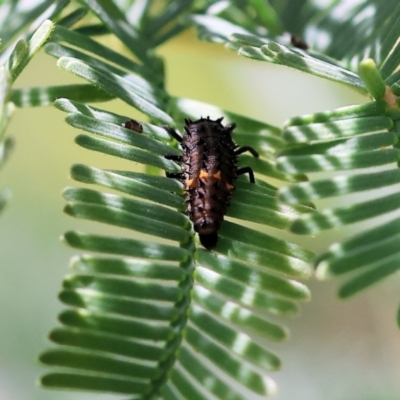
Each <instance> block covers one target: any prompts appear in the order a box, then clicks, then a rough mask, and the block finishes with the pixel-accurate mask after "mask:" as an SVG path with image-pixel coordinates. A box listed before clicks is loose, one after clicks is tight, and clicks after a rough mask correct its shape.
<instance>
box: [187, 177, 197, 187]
mask: <svg viewBox="0 0 400 400" xmlns="http://www.w3.org/2000/svg"><path fill="white" fill-rule="evenodd" d="M194 181H195V179H194V178H192V179H186V181H185V184H186V187H188V188H189V189H192V188H193V186H194Z"/></svg>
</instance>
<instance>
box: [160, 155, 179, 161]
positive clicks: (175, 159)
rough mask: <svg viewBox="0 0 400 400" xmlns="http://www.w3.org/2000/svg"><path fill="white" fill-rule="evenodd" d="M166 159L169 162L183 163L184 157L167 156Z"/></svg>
mask: <svg viewBox="0 0 400 400" xmlns="http://www.w3.org/2000/svg"><path fill="white" fill-rule="evenodd" d="M164 157H165V158H166V159H167V160H172V161H178V162H182V156H178V155H177V154H166V155H165V156H164Z"/></svg>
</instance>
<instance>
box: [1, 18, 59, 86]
mask: <svg viewBox="0 0 400 400" xmlns="http://www.w3.org/2000/svg"><path fill="white" fill-rule="evenodd" d="M53 28H54V24H53V23H52V22H51V21H49V20H47V21H45V22H43V24H42V25H41V26H40V27H39V28H38V29H37V30H36V32H35V33H34V34H33V35H32V37H31V38H30V39H29V41H28V42H25V41H24V40H21V41H19V42H18V43H17V45H16V46H15V49H14V51H13V52H12V53H11V55H10V58H9V62H8V69H9V71H10V77H11V80H12V82H14V81H15V80H16V78H17V77H18V76H19V75H20V73H21V72H22V71H23V69H24V68H25V67H26V65H27V64H28V63H29V61H30V60H31V59H32V57H33V56H34V55H35V53H37V52H38V51H39V50H40V48H41V47H42V46H43V45H44V43H45V42H46V41H47V39H48V38H49V37H50V35H51V33H52V31H53Z"/></svg>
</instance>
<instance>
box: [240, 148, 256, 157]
mask: <svg viewBox="0 0 400 400" xmlns="http://www.w3.org/2000/svg"><path fill="white" fill-rule="evenodd" d="M246 151H248V152H249V153H251V155H252V156H254V157H256V158H258V157H259V154H258V153H257V152H256V151H255V150H254V149H253V148H252V147H251V146H242V147H238V148H237V149H236V150H235V155H237V156H238V155H239V154H242V153H244V152H246Z"/></svg>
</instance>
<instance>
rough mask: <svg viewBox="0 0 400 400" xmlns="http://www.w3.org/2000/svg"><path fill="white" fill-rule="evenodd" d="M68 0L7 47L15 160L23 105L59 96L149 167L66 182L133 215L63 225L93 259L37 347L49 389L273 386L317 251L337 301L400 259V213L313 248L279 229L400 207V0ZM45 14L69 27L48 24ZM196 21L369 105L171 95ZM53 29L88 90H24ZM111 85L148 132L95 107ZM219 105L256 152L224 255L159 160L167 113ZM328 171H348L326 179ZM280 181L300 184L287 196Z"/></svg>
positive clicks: (334, 223)
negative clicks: (284, 116)
mask: <svg viewBox="0 0 400 400" xmlns="http://www.w3.org/2000/svg"><path fill="white" fill-rule="evenodd" d="M66 3H67V2H63V1H59V2H56V3H54V2H44V3H43V4H41V5H38V6H37V7H36V8H32V10H31V12H29V13H26V15H25V16H24V20H23V21H22V20H21V23H20V24H19V25H20V30H23V29H24V31H23V33H22V35H23V39H21V40H20V41H19V42H17V43H16V45H15V48H14V50H13V52H12V53H8V54H7V53H6V52H4V53H1V52H0V57H2V59H3V62H2V65H3V67H2V70H0V78H1V95H0V96H1V105H2V106H1V107H2V108H1V117H2V118H1V125H0V128H1V131H0V146H1V150H2V151H0V165H2V163H3V160H4V159H5V158H6V156H7V154H8V152H9V149H10V148H11V144H12V142H11V140H10V139H8V138H7V137H5V136H4V134H3V132H4V130H5V127H6V124H7V121H8V119H9V118H10V116H11V113H12V109H13V107H15V106H17V107H28V106H42V105H48V104H52V103H53V102H54V104H55V106H56V107H57V108H58V109H60V110H61V111H63V112H65V113H67V116H66V122H67V123H68V124H69V125H71V126H72V127H74V128H77V129H79V130H81V131H84V132H85V133H80V134H79V135H78V136H77V137H76V143H77V144H78V145H79V146H81V147H84V148H86V149H88V150H92V151H96V152H99V153H102V154H108V155H111V156H114V157H119V158H122V159H127V160H131V161H134V162H136V163H140V164H143V166H144V168H145V170H144V172H131V171H122V170H106V169H99V168H96V167H93V166H88V165H81V164H80V165H74V166H72V168H71V176H72V178H73V179H74V180H75V181H77V182H80V183H83V184H86V185H97V186H99V187H101V188H102V190H96V189H92V188H90V187H86V186H85V187H69V188H66V189H65V191H64V193H63V195H64V198H65V200H66V201H67V205H66V206H65V210H64V211H65V212H66V213H67V214H69V215H71V216H73V217H75V218H80V219H85V220H90V221H95V222H100V223H103V224H107V225H110V226H116V227H120V228H125V229H126V230H125V232H126V235H125V236H119V237H116V236H105V235H99V234H94V233H86V232H78V231H70V232H67V233H66V234H65V235H64V241H65V242H66V243H67V244H69V245H70V246H72V247H74V248H76V249H79V250H82V251H83V252H84V253H83V254H80V255H78V256H76V257H74V258H73V259H72V261H71V267H72V269H73V274H72V275H71V276H68V277H66V278H65V280H64V282H63V287H62V291H61V293H60V296H59V297H60V300H61V301H62V302H63V303H64V304H65V305H67V306H68V308H67V309H66V310H65V311H63V312H62V313H61V314H60V316H59V320H60V323H61V326H60V327H57V328H56V329H54V330H53V331H52V332H51V333H50V339H51V340H52V341H53V342H54V343H55V344H56V346H55V347H54V348H52V349H50V350H47V351H46V352H44V353H43V354H42V355H41V356H40V360H41V362H42V363H44V364H45V365H47V366H50V367H51V371H50V372H49V373H47V374H46V375H45V376H44V377H43V378H42V379H41V384H42V385H43V386H45V387H48V388H68V389H78V390H94V391H99V392H112V393H117V394H123V395H129V396H130V397H129V398H138V399H139V398H140V399H155V398H162V399H165V400H169V399H204V400H206V399H207V400H208V399H211V398H216V399H235V400H239V399H243V400H244V399H249V398H253V397H254V396H257V395H260V396H266V395H270V394H272V393H274V391H275V384H274V382H273V381H272V380H271V379H270V378H269V376H268V372H269V371H274V370H276V369H279V367H280V360H279V358H278V357H277V356H276V355H275V354H274V353H273V352H271V350H270V348H271V344H270V342H280V341H283V340H284V339H285V338H286V337H287V334H288V330H287V328H286V327H285V326H282V325H281V324H280V323H278V322H277V318H276V316H278V317H288V316H293V315H296V314H297V313H298V311H299V302H301V301H306V300H308V299H309V297H310V293H309V290H308V289H307V287H306V286H305V285H304V284H302V283H300V282H299V281H298V280H299V279H300V280H301V279H306V278H308V277H309V276H310V275H311V272H312V271H311V268H310V264H311V263H312V262H314V263H315V266H316V268H317V269H316V275H317V277H319V278H321V279H327V278H331V277H336V276H337V277H340V276H342V275H346V276H348V279H347V280H346V281H345V282H344V283H343V284H342V285H341V287H340V289H339V295H340V296H341V297H348V296H351V295H353V294H355V293H358V292H359V291H360V290H362V289H364V288H366V287H368V286H370V285H372V284H375V283H376V282H378V281H380V280H381V279H383V278H385V277H387V276H388V275H390V274H393V273H394V272H396V271H397V270H398V268H399V265H400V260H399V257H400V253H399V250H398V246H397V236H398V235H399V226H400V220H399V219H398V217H397V216H396V217H395V218H394V219H393V220H391V221H390V222H389V223H388V222H380V223H379V224H378V225H377V226H376V227H374V228H370V229H368V230H364V231H363V232H361V233H359V234H356V235H355V236H353V237H350V238H347V239H344V240H343V241H341V242H339V243H334V244H332V245H331V246H330V248H329V249H328V250H327V251H325V252H323V253H322V254H319V255H318V256H317V257H315V255H314V254H313V253H312V252H311V251H309V250H308V249H304V248H302V247H300V246H298V245H296V244H294V243H289V242H286V241H284V240H281V239H277V238H275V237H273V236H271V235H270V234H268V233H266V229H265V227H273V228H277V229H288V230H290V231H291V232H293V233H296V234H303V235H304V234H307V235H315V234H318V233H319V232H321V231H323V230H326V229H332V228H339V227H342V226H345V225H347V224H352V223H355V222H361V221H365V220H368V219H370V218H374V217H378V216H383V215H386V214H389V213H395V212H396V211H397V210H398V208H399V206H398V204H399V198H400V194H399V193H398V191H397V190H396V189H397V187H396V184H397V183H399V180H400V174H399V172H398V162H399V146H398V133H399V119H400V100H399V98H398V96H399V95H400V89H399V88H400V70H399V64H400V41H399V37H400V5H399V4H398V1H397V0H388V1H386V2H384V4H382V2H380V1H378V0H360V1H358V2H346V1H337V0H331V1H329V0H328V1H326V2H324V5H323V6H322V5H321V4H320V3H321V2H318V1H313V0H301V1H296V2H292V1H289V0H279V1H278V0H277V1H275V0H270V1H269V2H267V1H258V0H248V1H243V0H235V1H232V2H225V1H218V2H214V1H213V2H211V1H190V0H185V1H181V2H173V1H165V2H153V1H134V2H130V1H125V2H123V1H118V2H117V1H115V2H111V1H106V0H79V1H77V2H76V3H78V5H77V4H76V3H74V5H73V6H72V7H70V8H68V9H67V11H68V12H67V11H64V12H63V13H62V14H61V15H60V11H61V10H62V9H64V8H65V6H66ZM156 3H157V4H156ZM0 7H4V5H3V6H2V5H0ZM0 11H1V8H0ZM10 12H11V11H10ZM0 14H1V13H0ZM48 16H51V17H52V20H53V21H54V22H50V21H46V22H43V23H42V25H40V27H39V28H36V27H35V24H37V23H38V22H37V21H40V22H41V21H42V20H43V18H45V17H48ZM94 21H95V22H94ZM192 25H194V26H196V28H197V31H198V34H199V37H200V38H201V39H203V40H208V41H212V42H215V43H220V44H224V45H225V46H226V47H227V48H229V49H231V50H233V51H236V52H237V53H238V54H239V55H241V56H245V57H248V58H251V59H254V60H257V61H262V62H269V63H274V64H279V65H283V66H287V67H291V68H295V69H298V70H300V71H303V72H306V73H310V74H313V75H316V76H318V77H321V78H325V79H329V80H332V81H334V82H337V83H341V84H344V85H347V86H349V87H350V88H352V89H354V90H356V91H358V92H361V93H362V94H364V95H365V96H366V100H368V101H366V103H365V104H355V105H352V106H348V107H343V108H340V109H336V110H330V111H326V112H319V113H316V114H312V115H305V116H298V117H293V118H291V119H290V120H289V121H287V122H286V123H285V125H284V127H283V129H280V128H279V127H275V126H272V125H270V124H268V123H266V122H263V121H256V120H254V119H251V118H248V117H246V116H243V115H237V114H235V113H232V112H229V111H226V110H222V109H220V108H219V107H218V106H215V105H210V104H204V103H200V102H198V101H196V100H193V99H187V98H179V97H173V96H171V95H170V94H169V93H168V91H167V90H166V82H165V74H164V70H165V66H164V62H163V60H162V59H161V58H160V57H159V56H158V55H157V47H158V46H160V45H161V44H163V43H165V42H166V41H167V40H169V39H171V38H173V37H174V36H176V35H178V34H180V33H181V32H183V31H184V30H185V29H187V28H188V27H190V26H192ZM367 28H368V29H367ZM288 32H290V34H289V33H288ZM32 33H33V34H32ZM20 34H21V33H20V32H14V31H12V30H11V29H10V30H9V31H8V30H7V29H5V34H3V44H4V43H5V44H7V46H8V48H9V46H10V45H11V43H13V41H14V42H15V41H16V37H17V35H20ZM101 35H115V36H116V37H117V38H118V39H119V40H120V42H121V43H122V44H123V45H124V46H126V49H127V51H128V52H129V54H130V55H129V56H126V55H123V54H121V53H120V52H117V51H115V50H113V49H111V48H109V47H107V46H106V45H105V44H103V43H102V41H99V40H97V36H101ZM349 37H351V38H352V40H348V38H349ZM303 41H304V42H303ZM45 42H46V44H45V46H44V47H45V51H46V53H47V54H49V55H50V56H53V57H55V58H56V59H57V65H58V66H59V67H60V68H61V69H63V70H65V71H67V72H70V73H72V74H74V75H76V76H78V77H80V78H82V79H83V80H84V81H85V82H86V83H83V84H79V85H72V86H71V85H69V86H52V87H32V88H28V89H12V83H13V82H14V80H15V79H16V77H17V76H18V75H19V74H20V72H21V71H22V69H23V68H24V67H25V66H26V65H27V63H28V62H29V60H30V59H31V57H32V56H33V55H34V54H35V53H36V52H37V50H38V49H39V48H40V47H41V46H42V45H43V44H44V43H45ZM0 60H1V58H0ZM114 98H118V99H121V100H122V101H124V102H125V103H127V104H129V105H131V106H132V107H134V108H135V109H136V110H138V111H140V112H141V113H142V115H143V119H146V121H147V122H146V121H142V120H141V121H140V124H141V125H142V127H143V132H135V131H132V130H130V129H127V128H126V127H124V122H126V121H127V120H129V119H130V116H129V115H117V114H115V113H111V112H109V111H106V110H105V109H101V108H97V107H94V106H93V105H88V104H86V103H88V102H90V103H93V102H104V101H108V100H111V99H114ZM205 115H209V116H210V117H211V118H218V117H224V118H225V121H226V122H235V123H236V124H237V130H235V133H234V139H235V141H236V142H237V143H238V144H239V145H241V146H243V145H250V146H253V147H254V148H256V149H257V151H259V153H260V155H261V158H260V159H255V158H253V157H250V156H246V155H242V156H240V160H239V166H240V165H242V166H244V165H245V166H250V167H251V168H252V169H253V170H254V172H255V173H256V174H257V175H256V183H255V184H251V183H249V182H247V181H246V179H245V178H242V177H241V178H240V179H239V180H238V181H237V187H236V191H235V195H234V197H233V199H232V204H231V206H230V208H229V211H228V214H227V220H226V221H225V222H224V223H223V226H222V228H221V230H220V233H219V235H220V239H219V242H218V247H217V249H216V250H215V251H212V252H210V251H206V250H205V249H203V248H201V246H199V245H198V240H197V238H196V236H195V234H194V232H193V229H192V225H191V222H190V220H189V219H188V217H187V216H186V214H185V212H184V211H185V204H184V197H183V195H184V188H183V185H182V184H181V183H180V182H178V181H176V180H173V179H170V178H166V177H164V176H160V175H159V174H154V172H155V171H157V172H159V171H167V172H179V171H180V166H179V165H177V164H176V163H174V162H173V161H171V160H167V159H166V158H165V157H164V156H165V154H176V155H179V154H181V152H180V150H179V149H178V148H177V143H175V142H176V141H174V140H173V139H171V138H170V137H169V135H168V134H167V132H166V130H165V129H164V128H162V125H169V126H171V127H173V128H181V127H182V121H183V119H184V118H192V119H198V118H199V117H200V116H205ZM336 171H337V172H336ZM321 172H333V174H332V173H331V174H325V175H324V176H323V178H321V177H319V176H320V175H318V173H321ZM313 174H315V175H313ZM271 178H272V179H273V180H280V181H283V182H285V185H284V186H283V187H281V188H280V189H279V190H278V188H277V187H275V186H273V185H272V184H271V183H270V181H271ZM370 191H372V193H373V198H372V199H370V198H368V199H367V200H364V201H360V200H358V201H357V202H353V204H350V205H346V206H345V207H344V206H331V207H328V208H325V209H321V210H319V209H317V210H316V209H315V208H314V205H313V204H312V203H311V202H312V201H317V202H318V201H319V200H320V199H326V198H333V197H339V196H345V195H349V194H353V193H357V192H365V193H367V192H368V194H369V192H370ZM8 197H9V192H8V191H4V192H2V193H0V210H1V209H2V207H3V205H4V204H5V202H6V200H7V198H8ZM390 215H392V214H390ZM251 223H255V224H257V225H252V224H251ZM399 315H400V311H399ZM398 320H399V321H400V317H398ZM399 325H400V322H399ZM232 379H233V380H234V381H235V383H236V384H235V385H232V384H231V382H232Z"/></svg>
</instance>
